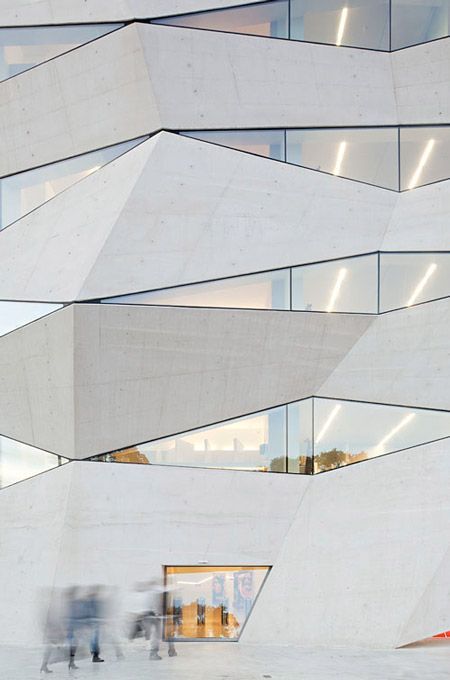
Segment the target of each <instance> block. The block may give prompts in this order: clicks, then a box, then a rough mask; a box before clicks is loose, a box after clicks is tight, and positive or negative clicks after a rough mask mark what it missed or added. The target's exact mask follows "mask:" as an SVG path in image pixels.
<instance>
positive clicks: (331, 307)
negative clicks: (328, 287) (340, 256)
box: [327, 267, 348, 312]
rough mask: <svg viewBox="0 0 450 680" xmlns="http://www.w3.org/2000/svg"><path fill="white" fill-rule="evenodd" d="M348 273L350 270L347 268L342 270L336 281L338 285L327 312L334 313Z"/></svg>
mask: <svg viewBox="0 0 450 680" xmlns="http://www.w3.org/2000/svg"><path fill="white" fill-rule="evenodd" d="M347 271H348V270H347V269H345V267H342V269H340V270H339V273H338V275H337V279H336V283H335V284H334V288H333V290H332V292H331V297H330V301H329V303H328V307H327V312H332V311H333V307H334V305H335V303H336V300H337V297H338V295H339V291H340V290H341V286H342V283H343V281H344V279H345V277H346V276H347Z"/></svg>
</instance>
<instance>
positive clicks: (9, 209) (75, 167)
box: [0, 137, 147, 229]
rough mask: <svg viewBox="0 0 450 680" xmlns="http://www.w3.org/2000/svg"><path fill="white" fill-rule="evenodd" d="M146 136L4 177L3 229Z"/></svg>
mask: <svg viewBox="0 0 450 680" xmlns="http://www.w3.org/2000/svg"><path fill="white" fill-rule="evenodd" d="M144 139H147V138H146V137H140V138H139V139H134V140H132V141H131V142H123V143H122V144H115V145H114V146H109V147H107V148H105V149H99V150H98V151H91V152H90V153H85V154H82V155H81V156H75V158H69V159H68V160H64V161H58V162H57V163H50V164H49V165H43V166H42V167H40V168H35V169H34V170H27V171H26V172H21V173H18V174H17V175H9V177H4V178H3V179H0V211H1V222H0V228H1V229H3V228H4V227H6V226H8V224H11V223H12V222H15V221H16V220H18V219H20V218H21V217H23V216H24V215H26V214H27V213H29V212H31V211H32V210H34V209H35V208H37V207H38V206H40V205H42V204H43V203H46V202H47V201H49V200H50V199H51V198H53V197H54V196H56V195H57V194H59V193H61V191H64V189H67V188H68V187H70V186H71V185H72V184H75V182H78V181H79V180H81V179H83V178H84V177H87V176H88V175H90V174H91V173H93V172H95V171H96V170H99V169H100V168H101V167H102V166H103V165H105V163H109V162H110V161H112V160H114V159H115V158H117V157H118V156H120V155H121V154H123V153H125V152H126V151H129V150H130V149H132V148H133V147H134V146H136V145H137V144H140V143H141V142H142V141H144Z"/></svg>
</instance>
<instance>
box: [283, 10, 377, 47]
mask: <svg viewBox="0 0 450 680" xmlns="http://www.w3.org/2000/svg"><path fill="white" fill-rule="evenodd" d="M290 16H291V26H290V37H291V39H292V40H307V41H308V42H316V43H329V44H331V45H346V46H350V47H365V48H368V49H373V50H389V0H345V1H344V0H291V14H290Z"/></svg>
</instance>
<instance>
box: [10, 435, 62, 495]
mask: <svg viewBox="0 0 450 680" xmlns="http://www.w3.org/2000/svg"><path fill="white" fill-rule="evenodd" d="M62 460H63V459H60V458H59V457H58V456H56V455H54V454H53V453H48V452H47V451H42V450H40V449H36V448H35V447H33V446H28V445H27V444H22V443H21V442H18V441H15V440H13V439H8V438H7V437H2V436H0V488H4V487H6V486H10V485H11V484H15V483H16V482H20V481H22V480H24V479H28V478H29V477H34V475H38V474H40V473H41V472H47V470H51V469H53V468H55V467H57V466H58V465H60V464H62ZM64 462H66V460H65V459H64Z"/></svg>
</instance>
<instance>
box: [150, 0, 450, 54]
mask: <svg viewBox="0 0 450 680" xmlns="http://www.w3.org/2000/svg"><path fill="white" fill-rule="evenodd" d="M449 7H450V0H345V1H344V0H268V1H267V2H259V3H252V4H250V5H238V4H237V5H236V6H234V7H229V8H226V9H217V10H207V11H201V12H192V13H189V14H179V15H177V16H169V17H162V18H160V19H154V20H152V23H158V24H165V25H167V26H181V27H184V28H200V29H205V30H210V31H225V32H228V33H241V34H247V35H258V36H265V37H270V38H284V39H290V40H299V41H306V42H313V43H325V44H329V45H336V46H347V47H362V48H365V49H371V50H381V51H390V50H397V49H401V48H403V47H408V46H410V45H416V44H419V43H425V42H429V41H430V40H436V39H437V38H443V37H445V36H448V35H449Z"/></svg>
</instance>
